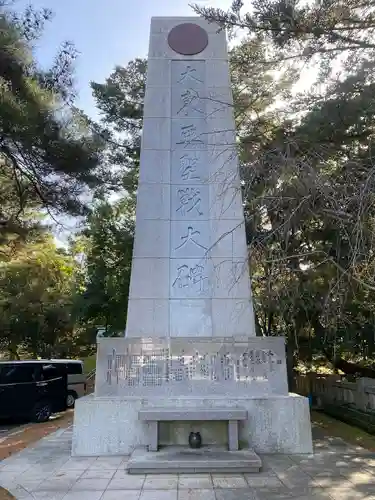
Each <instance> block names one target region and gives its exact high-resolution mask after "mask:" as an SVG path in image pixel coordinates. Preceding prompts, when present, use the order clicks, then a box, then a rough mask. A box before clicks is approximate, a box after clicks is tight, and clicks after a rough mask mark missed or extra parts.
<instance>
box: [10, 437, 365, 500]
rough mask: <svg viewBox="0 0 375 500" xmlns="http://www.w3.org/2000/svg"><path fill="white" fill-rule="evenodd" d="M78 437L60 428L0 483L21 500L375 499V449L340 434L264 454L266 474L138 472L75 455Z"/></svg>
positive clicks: (13, 464) (120, 460)
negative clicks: (305, 448) (302, 451)
mask: <svg viewBox="0 0 375 500" xmlns="http://www.w3.org/2000/svg"><path fill="white" fill-rule="evenodd" d="M71 437H72V430H71V428H70V429H61V430H59V431H57V432H55V433H53V434H51V435H49V436H47V437H45V438H43V439H41V440H40V441H39V442H38V443H36V444H35V445H34V446H31V447H29V448H26V449H24V450H23V451H21V452H20V453H18V454H16V455H13V456H11V457H10V458H7V459H5V460H3V461H2V462H0V485H1V486H3V487H4V488H7V489H8V490H9V491H10V492H11V493H13V495H14V496H15V497H16V498H17V499H20V500H31V499H33V500H42V499H45V500H61V499H64V500H99V499H100V500H121V499H126V500H284V499H295V500H297V499H298V500H321V499H331V500H356V499H360V500H364V499H366V500H370V499H371V500H375V453H371V452H367V451H366V450H364V449H363V448H360V447H358V448H357V447H354V446H350V445H347V444H345V443H344V442H343V441H341V440H339V439H327V438H324V437H320V438H319V436H318V439H315V454H314V455H311V456H286V455H272V456H270V455H269V456H262V459H263V464H264V467H263V470H262V472H261V473H259V474H238V475H231V476H227V475H216V474H213V475H209V474H205V475H202V474H201V475H195V476H191V475H183V474H181V475H165V476H159V475H158V476H154V475H147V476H132V475H128V474H127V473H126V470H125V466H126V461H127V458H126V457H109V458H95V457H94V458H71V457H70V446H71ZM315 437H316V436H315Z"/></svg>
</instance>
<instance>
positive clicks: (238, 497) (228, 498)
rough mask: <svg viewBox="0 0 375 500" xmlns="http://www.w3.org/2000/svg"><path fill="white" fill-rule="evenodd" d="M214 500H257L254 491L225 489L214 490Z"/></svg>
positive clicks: (248, 489)
mask: <svg viewBox="0 0 375 500" xmlns="http://www.w3.org/2000/svg"><path fill="white" fill-rule="evenodd" d="M215 496H216V500H258V497H257V495H256V493H255V491H254V490H253V489H251V488H244V489H240V488H226V489H221V490H215Z"/></svg>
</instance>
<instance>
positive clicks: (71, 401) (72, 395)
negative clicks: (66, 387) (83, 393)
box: [66, 391, 77, 408]
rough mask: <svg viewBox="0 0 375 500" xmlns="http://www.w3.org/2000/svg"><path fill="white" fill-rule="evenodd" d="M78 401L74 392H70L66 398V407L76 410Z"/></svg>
mask: <svg viewBox="0 0 375 500" xmlns="http://www.w3.org/2000/svg"><path fill="white" fill-rule="evenodd" d="M76 399H77V394H76V393H75V392H74V391H69V392H68V395H67V397H66V406H67V407H68V408H74V405H75V402H76Z"/></svg>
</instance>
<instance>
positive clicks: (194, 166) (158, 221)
mask: <svg viewBox="0 0 375 500" xmlns="http://www.w3.org/2000/svg"><path fill="white" fill-rule="evenodd" d="M254 335H255V325H254V314H253V305H252V298H251V288H250V277H249V268H248V250H247V245H246V239H245V226H244V215H243V206H242V197H241V189H240V179H239V173H238V158H237V154H236V147H235V123H234V114H233V106H232V92H231V87H230V76H229V66H228V53H227V41H226V36H225V33H224V32H223V31H220V32H218V26H217V25H215V24H209V23H207V22H206V21H204V20H202V19H200V18H195V17H194V18H181V19H177V18H167V19H166V18H153V19H152V22H151V36H150V48H149V56H148V73H147V86H146V96H145V105H144V121H143V134H142V150H141V163H140V179H139V187H138V198H137V212H136V232H135V244H134V254H133V263H132V274H131V284H130V295H129V305H128V316H127V325H126V332H125V336H126V337H128V338H129V337H238V336H241V337H244V336H246V337H247V336H254Z"/></svg>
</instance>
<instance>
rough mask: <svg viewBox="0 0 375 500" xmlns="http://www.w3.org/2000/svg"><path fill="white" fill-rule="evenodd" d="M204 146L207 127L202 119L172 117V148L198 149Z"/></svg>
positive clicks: (205, 145) (181, 149)
mask: <svg viewBox="0 0 375 500" xmlns="http://www.w3.org/2000/svg"><path fill="white" fill-rule="evenodd" d="M206 147H207V129H206V121H205V120H204V119H201V118H190V119H185V120H184V119H180V118H175V119H172V150H178V151H188V150H197V149H198V150H200V149H205V148H206Z"/></svg>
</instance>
